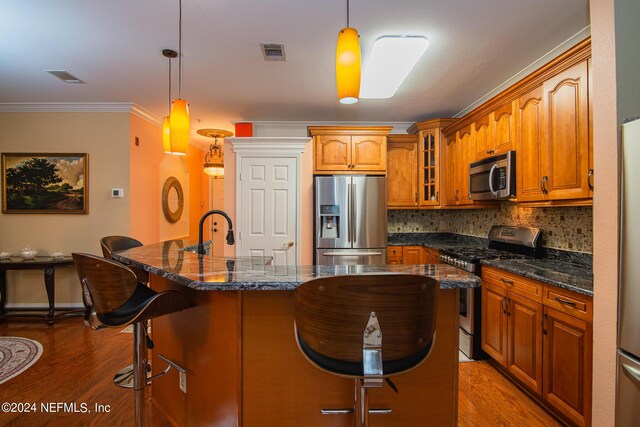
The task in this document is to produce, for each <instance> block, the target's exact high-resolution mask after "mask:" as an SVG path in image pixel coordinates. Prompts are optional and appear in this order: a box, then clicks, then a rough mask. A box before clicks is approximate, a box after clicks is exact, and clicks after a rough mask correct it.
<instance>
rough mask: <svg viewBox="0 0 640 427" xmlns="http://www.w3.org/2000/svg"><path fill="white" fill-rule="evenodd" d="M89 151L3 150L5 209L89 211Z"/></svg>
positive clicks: (50, 211) (39, 211) (4, 211)
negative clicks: (15, 151)
mask: <svg viewBox="0 0 640 427" xmlns="http://www.w3.org/2000/svg"><path fill="white" fill-rule="evenodd" d="M87 179H88V174H87V154H86V153H85V154H81V153H80V154H78V153H72V154H62V153H2V212H3V213H7V214H12V213H34V214H39V213H75V214H86V213H87V211H88V206H89V202H88V182H87Z"/></svg>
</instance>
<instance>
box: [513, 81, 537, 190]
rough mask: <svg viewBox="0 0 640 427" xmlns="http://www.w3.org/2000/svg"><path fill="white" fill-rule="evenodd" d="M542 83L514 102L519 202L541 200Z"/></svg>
mask: <svg viewBox="0 0 640 427" xmlns="http://www.w3.org/2000/svg"><path fill="white" fill-rule="evenodd" d="M542 99H543V95H542V86H538V87H537V88H535V89H533V90H532V91H530V92H529V93H527V94H525V95H522V96H521V97H520V98H519V99H518V101H517V103H516V104H517V110H516V117H517V127H518V133H517V137H516V141H517V143H516V147H517V152H516V191H517V198H518V202H527V201H532V200H543V199H544V193H543V191H542V176H543V175H544V167H543V163H544V152H543V151H542V127H543V126H542V115H543V104H542Z"/></svg>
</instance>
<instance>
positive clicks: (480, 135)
mask: <svg viewBox="0 0 640 427" xmlns="http://www.w3.org/2000/svg"><path fill="white" fill-rule="evenodd" d="M514 109H515V103H514V102H510V103H508V104H506V105H503V106H501V107H499V108H498V109H496V110H495V111H493V112H492V113H491V114H488V115H487V116H484V117H482V118H480V119H478V120H476V121H475V122H474V124H473V126H472V129H473V131H474V133H473V151H474V160H482V159H484V158H486V157H490V156H495V155H497V154H502V153H506V152H507V151H509V150H512V149H513V141H514V140H515V114H514Z"/></svg>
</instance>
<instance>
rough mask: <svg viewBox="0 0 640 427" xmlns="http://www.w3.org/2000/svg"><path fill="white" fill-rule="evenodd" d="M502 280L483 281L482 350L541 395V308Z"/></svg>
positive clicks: (485, 277)
mask: <svg viewBox="0 0 640 427" xmlns="http://www.w3.org/2000/svg"><path fill="white" fill-rule="evenodd" d="M494 272H495V270H494ZM498 277H499V276H498ZM499 279H500V280H496V278H495V277H493V276H488V275H485V274H483V277H482V280H483V282H482V333H481V334H482V349H483V350H484V351H486V352H487V354H489V356H491V357H492V358H493V359H494V360H496V361H497V362H498V363H500V364H501V365H502V366H504V367H505V368H506V369H507V370H508V371H509V372H510V373H511V374H512V375H513V376H515V377H516V378H518V379H519V380H520V381H521V382H522V383H523V384H524V385H526V386H527V387H528V388H530V389H531V390H532V391H534V392H535V393H537V394H539V395H540V394H542V304H540V303H538V302H536V301H533V300H530V299H528V298H525V297H523V296H521V295H519V290H522V288H518V287H514V284H515V282H514V281H512V280H511V279H510V278H504V277H500V278H499ZM534 286H535V285H534ZM535 287H537V286H535ZM540 288H541V286H540ZM529 291H530V290H527V291H526V292H529ZM541 293H542V292H541V291H540V294H541Z"/></svg>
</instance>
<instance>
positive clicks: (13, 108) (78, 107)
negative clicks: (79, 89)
mask: <svg viewBox="0 0 640 427" xmlns="http://www.w3.org/2000/svg"><path fill="white" fill-rule="evenodd" d="M0 112H2V113H131V114H133V115H135V116H137V117H140V118H141V119H143V120H146V121H148V122H150V123H152V124H154V125H156V126H162V120H160V119H159V118H158V117H156V116H155V115H153V114H151V113H150V112H148V111H147V110H145V109H144V108H142V107H140V106H139V105H136V104H134V103H132V102H0Z"/></svg>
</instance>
